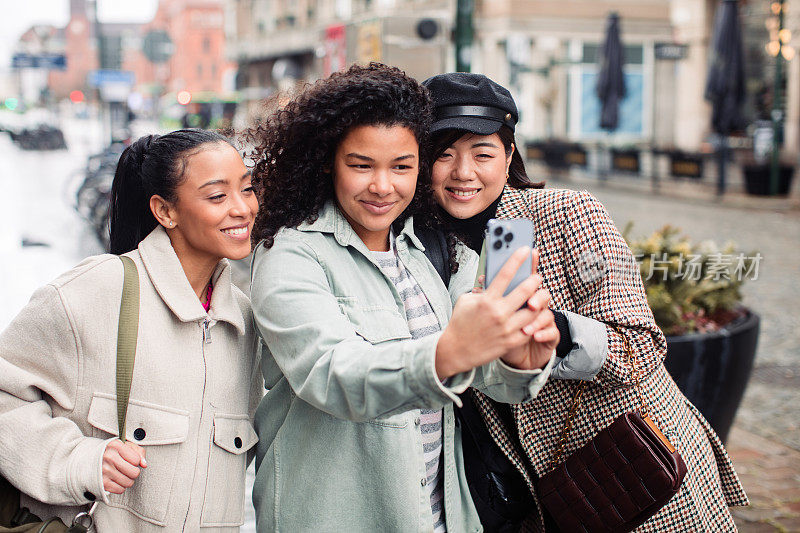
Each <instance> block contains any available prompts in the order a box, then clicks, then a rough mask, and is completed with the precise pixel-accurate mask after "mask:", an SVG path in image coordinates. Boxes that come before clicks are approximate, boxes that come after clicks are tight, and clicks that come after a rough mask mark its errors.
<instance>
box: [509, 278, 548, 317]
mask: <svg viewBox="0 0 800 533" xmlns="http://www.w3.org/2000/svg"><path fill="white" fill-rule="evenodd" d="M541 285H542V276H540V275H539V274H534V275H533V276H530V277H528V278H527V279H526V280H525V281H523V282H522V283H520V284H519V285H517V287H516V288H515V289H514V290H513V291H511V292H510V293H508V295H507V296H505V297H504V298H503V303H504V305H505V309H506V312H508V313H512V312H514V311H516V310H517V309H519V308H520V307H523V306H526V305H527V302H528V300H529V299H531V298H533V297H534V296H535V295H536V294H538V292H539V291H538V289H539V287H540V286H541ZM534 310H537V309H534Z"/></svg>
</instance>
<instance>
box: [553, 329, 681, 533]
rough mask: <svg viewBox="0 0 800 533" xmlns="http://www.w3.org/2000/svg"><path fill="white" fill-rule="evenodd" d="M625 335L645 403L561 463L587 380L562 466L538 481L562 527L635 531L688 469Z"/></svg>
mask: <svg viewBox="0 0 800 533" xmlns="http://www.w3.org/2000/svg"><path fill="white" fill-rule="evenodd" d="M614 329H615V330H616V331H617V333H620V332H619V330H618V329H617V328H614ZM620 335H621V336H622V339H623V340H624V342H625V352H626V353H627V355H628V360H629V362H630V365H631V374H632V377H633V382H634V386H635V387H636V393H637V395H638V396H639V402H640V404H641V407H640V409H639V411H638V412H637V411H633V412H629V413H624V414H622V415H620V416H619V417H618V418H617V419H616V420H614V421H613V422H612V423H611V424H610V425H609V426H608V427H606V428H605V429H603V430H601V431H600V432H598V433H597V434H596V435H595V436H594V437H593V438H592V439H591V440H590V441H589V442H587V443H586V444H585V445H584V446H583V447H582V448H580V449H578V450H577V451H575V452H574V453H573V454H572V455H570V457H569V458H568V459H567V460H566V461H565V462H564V463H562V464H558V463H559V462H560V459H561V455H562V453H563V450H564V445H565V444H566V442H567V435H568V434H569V430H570V428H571V426H572V420H573V418H574V416H575V412H576V411H577V409H578V405H579V404H580V398H581V394H582V393H583V391H584V390H585V389H586V383H587V382H585V381H583V382H581V384H580V385H579V386H578V389H577V391H576V392H575V397H574V399H573V402H572V407H571V408H570V410H569V414H568V415H567V420H566V423H565V425H564V429H563V431H562V433H561V438H560V441H559V444H558V447H557V449H556V451H555V453H554V454H553V459H552V462H551V466H552V465H558V466H556V468H555V469H554V470H551V471H550V472H548V473H547V474H545V475H544V476H542V477H541V479H540V480H539V483H538V486H537V492H538V495H539V500H540V501H541V502H542V505H544V507H545V508H546V509H547V511H548V512H549V513H550V515H551V517H552V518H553V520H554V521H555V522H556V524H558V527H559V529H560V530H561V531H570V532H592V533H595V532H598V533H599V532H614V533H623V532H628V531H632V530H634V529H635V528H637V527H638V526H640V525H641V524H643V523H644V522H645V521H647V519H649V518H650V517H651V516H653V515H654V514H656V513H657V512H658V511H659V510H660V509H661V508H662V507H664V505H666V504H667V502H669V500H670V499H672V497H673V496H675V494H677V492H678V490H679V489H680V486H681V483H682V482H683V478H684V476H685V475H686V464H685V463H684V461H683V459H682V458H681V456H680V454H679V453H678V451H677V450H676V449H675V446H673V445H672V444H671V443H670V441H669V440H668V439H667V437H666V436H664V434H663V433H662V432H661V430H660V429H659V428H658V426H657V425H656V424H655V422H653V420H652V419H651V418H650V415H649V414H648V411H647V406H646V404H645V401H644V396H643V395H642V391H641V384H640V383H639V378H640V376H639V372H638V369H637V368H636V366H635V364H634V358H633V354H632V353H631V348H630V344H629V342H628V339H627V338H626V337H625V336H624V335H622V334H621V333H620Z"/></svg>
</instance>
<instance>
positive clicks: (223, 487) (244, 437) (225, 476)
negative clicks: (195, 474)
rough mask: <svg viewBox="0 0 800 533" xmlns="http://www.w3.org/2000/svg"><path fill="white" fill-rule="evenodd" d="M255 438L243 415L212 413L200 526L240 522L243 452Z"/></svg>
mask: <svg viewBox="0 0 800 533" xmlns="http://www.w3.org/2000/svg"><path fill="white" fill-rule="evenodd" d="M256 442H258V436H257V435H256V432H255V430H254V429H253V424H252V423H251V422H250V419H249V418H248V417H247V415H226V414H215V415H214V438H213V442H212V443H211V452H210V453H209V456H208V471H207V475H206V493H205V499H204V500H203V512H202V514H201V516H200V525H201V526H204V527H238V526H240V525H242V523H244V485H245V469H246V468H247V453H246V452H247V451H248V450H250V448H252V447H253V446H254V445H255V444H256Z"/></svg>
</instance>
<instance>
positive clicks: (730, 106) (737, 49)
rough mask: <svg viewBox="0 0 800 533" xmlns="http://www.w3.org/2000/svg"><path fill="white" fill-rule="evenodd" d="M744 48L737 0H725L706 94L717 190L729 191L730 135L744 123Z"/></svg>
mask: <svg viewBox="0 0 800 533" xmlns="http://www.w3.org/2000/svg"><path fill="white" fill-rule="evenodd" d="M744 97H745V89H744V51H743V47H742V29H741V25H740V24H739V9H738V5H737V0H722V3H721V4H720V6H719V8H718V9H717V14H716V16H715V17H714V33H713V35H712V39H711V50H710V52H709V65H708V78H707V79H706V91H705V98H706V100H708V101H709V102H711V106H712V112H711V125H712V127H713V128H714V131H715V132H717V133H718V134H719V137H718V139H717V141H718V142H717V146H718V154H717V155H718V156H719V160H718V163H719V171H718V178H717V193H718V194H722V193H723V192H725V163H726V161H727V151H728V141H727V139H726V136H727V135H729V134H730V133H731V132H732V131H734V130H737V129H739V128H741V127H742V126H743V122H744V121H743V117H742V104H743V103H744Z"/></svg>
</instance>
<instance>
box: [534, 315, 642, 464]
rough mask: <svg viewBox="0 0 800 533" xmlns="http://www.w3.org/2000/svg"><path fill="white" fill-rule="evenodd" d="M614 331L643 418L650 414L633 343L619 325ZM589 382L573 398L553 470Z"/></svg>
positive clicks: (583, 382) (561, 453) (554, 457)
mask: <svg viewBox="0 0 800 533" xmlns="http://www.w3.org/2000/svg"><path fill="white" fill-rule="evenodd" d="M611 327H612V328H613V329H614V331H616V332H617V334H618V335H619V336H621V337H622V342H623V343H625V353H626V355H627V356H628V362H630V365H631V376H632V377H633V384H634V387H635V390H636V395H637V396H638V397H639V403H640V405H641V407H640V408H639V414H640V415H641V416H642V418H644V417H646V416H648V411H647V404H646V403H645V401H644V395H643V394H642V388H641V387H640V386H639V369H638V368H636V364H635V363H634V362H633V361H634V358H633V354H632V352H631V345H630V342H629V341H628V337H626V336H625V335H623V334H622V333H621V332H620V331H619V328H618V327H617V326H611ZM587 383H589V382H588V381H583V380H581V384H580V386H578V390H576V391H575V396H574V398H573V399H572V406H571V407H570V409H569V413H568V414H567V420H566V421H565V422H564V429H562V430H561V437H560V438H559V439H558V447H556V450H555V452H553V458H552V459H551V460H550V464H549V465H548V467H547V469H548V470H552V469H553V468H554V467H555V466H556V465H557V464H558V463H559V462H560V461H561V456H562V455H563V453H564V447H565V446H566V444H567V437H568V436H569V432H570V429H572V420H573V419H574V417H575V413H576V412H577V411H578V406H579V405H580V402H581V396H582V395H583V391H584V390H585V389H586V384H587Z"/></svg>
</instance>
